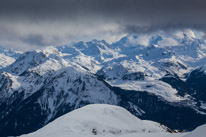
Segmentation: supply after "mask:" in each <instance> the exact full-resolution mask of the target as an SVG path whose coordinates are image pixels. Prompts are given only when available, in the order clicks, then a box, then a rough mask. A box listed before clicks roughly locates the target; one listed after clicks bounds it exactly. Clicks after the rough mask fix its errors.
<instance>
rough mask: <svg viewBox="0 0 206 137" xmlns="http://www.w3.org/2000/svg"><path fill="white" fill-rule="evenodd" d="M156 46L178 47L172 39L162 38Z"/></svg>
mask: <svg viewBox="0 0 206 137" xmlns="http://www.w3.org/2000/svg"><path fill="white" fill-rule="evenodd" d="M158 44H159V45H160V46H178V42H177V41H176V40H174V39H172V38H164V39H163V40H161V41H159V42H158Z"/></svg>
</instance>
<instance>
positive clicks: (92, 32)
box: [0, 0, 206, 50]
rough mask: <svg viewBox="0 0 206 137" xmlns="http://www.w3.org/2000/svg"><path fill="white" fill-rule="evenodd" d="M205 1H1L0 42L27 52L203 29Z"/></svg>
mask: <svg viewBox="0 0 206 137" xmlns="http://www.w3.org/2000/svg"><path fill="white" fill-rule="evenodd" d="M205 15H206V0H0V45H2V46H5V47H11V48H14V49H19V50H30V49H35V48H41V47H44V46H50V45H62V44H68V43H70V42H72V41H79V40H91V39H94V38H96V39H106V40H107V41H109V42H112V41H115V40H118V39H119V38H120V37H122V36H124V35H126V34H128V33H151V32H155V31H158V30H163V31H166V32H168V31H173V30H184V29H186V28H190V29H196V30H201V31H206V17H205Z"/></svg>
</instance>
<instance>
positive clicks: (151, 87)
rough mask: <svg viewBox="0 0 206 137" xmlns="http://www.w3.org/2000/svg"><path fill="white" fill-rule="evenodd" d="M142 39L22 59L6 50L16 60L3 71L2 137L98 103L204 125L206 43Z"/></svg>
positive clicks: (186, 126)
mask: <svg viewBox="0 0 206 137" xmlns="http://www.w3.org/2000/svg"><path fill="white" fill-rule="evenodd" d="M140 39H141V36H137V35H128V36H126V37H123V38H122V39H120V40H119V41H117V42H115V43H112V44H109V43H107V42H106V41H104V40H102V41H98V40H93V41H90V42H78V43H74V44H72V45H64V46H58V47H56V48H55V47H47V48H45V49H44V50H36V51H29V52H25V53H22V54H18V56H19V57H18V58H15V56H13V55H12V54H7V51H6V50H5V51H4V52H5V53H2V55H3V56H8V57H9V58H12V59H13V61H14V62H13V63H12V62H11V63H12V64H10V65H9V63H8V66H7V65H5V66H3V67H4V68H2V69H1V70H0V123H1V124H0V136H8V135H21V134H23V133H29V132H33V131H35V130H37V129H39V128H41V127H43V126H45V125H46V124H48V123H50V122H51V121H53V120H54V119H56V118H58V117H59V116H61V115H63V114H66V113H67V112H70V111H72V110H74V109H77V108H80V107H82V106H85V105H87V104H96V103H98V104H113V105H118V106H121V107H124V108H125V109H127V110H128V111H130V112H131V113H132V114H133V115H135V116H137V117H139V118H141V119H147V120H152V121H156V122H159V123H162V124H164V125H166V126H168V127H170V128H172V129H179V130H193V129H194V128H196V127H197V126H199V125H202V124H204V123H205V122H206V98H205V96H206V92H205V91H206V86H205V84H204V83H205V80H206V73H205V72H206V67H205V64H206V58H205V55H206V44H205V41H204V40H203V39H198V38H192V37H188V36H187V35H184V36H183V37H171V36H170V37H169V36H164V35H160V34H156V35H154V36H151V37H150V38H149V39H148V42H147V45H145V42H143V43H142V42H141V41H140ZM8 53H10V52H8ZM17 53H18V52H17ZM14 55H15V54H14ZM1 60H3V58H1V59H0V61H1ZM7 60H9V59H8V58H6V61H7ZM1 62H3V61H1Z"/></svg>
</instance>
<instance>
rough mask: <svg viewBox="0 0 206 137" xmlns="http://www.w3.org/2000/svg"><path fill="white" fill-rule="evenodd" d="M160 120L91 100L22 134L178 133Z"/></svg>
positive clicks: (129, 136) (128, 136) (141, 136)
mask: <svg viewBox="0 0 206 137" xmlns="http://www.w3.org/2000/svg"><path fill="white" fill-rule="evenodd" d="M166 129H167V128H166V127H164V126H161V125H160V124H159V123H156V122H152V121H145V120H140V119H138V118H137V117H135V116H133V115H132V114H131V113H129V112H128V111H127V110H125V109H124V108H121V107H118V106H113V105H106V104H101V105H100V104H93V105H87V106H85V107H82V108H80V109H77V110H74V111H72V112H70V113H67V114H65V115H63V116H62V117H60V118H58V119H56V120H55V121H53V122H51V123H50V124H48V125H46V126H45V127H43V128H41V129H39V130H38V131H36V132H34V133H30V134H28V135H22V136H21V137H46V136H49V137H90V136H94V135H95V136H106V137H119V136H121V137H133V136H134V137H168V136H171V137H179V136H180V135H182V134H177V133H173V134H171V133H168V132H167V130H166Z"/></svg>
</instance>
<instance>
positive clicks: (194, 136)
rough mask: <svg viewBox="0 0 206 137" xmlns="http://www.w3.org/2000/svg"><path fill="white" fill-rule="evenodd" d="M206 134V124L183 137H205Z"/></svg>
mask: <svg viewBox="0 0 206 137" xmlns="http://www.w3.org/2000/svg"><path fill="white" fill-rule="evenodd" d="M205 136H206V124H204V125H202V126H199V127H197V128H196V129H195V130H193V131H192V132H191V133H189V134H187V135H185V136H183V137H205Z"/></svg>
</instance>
